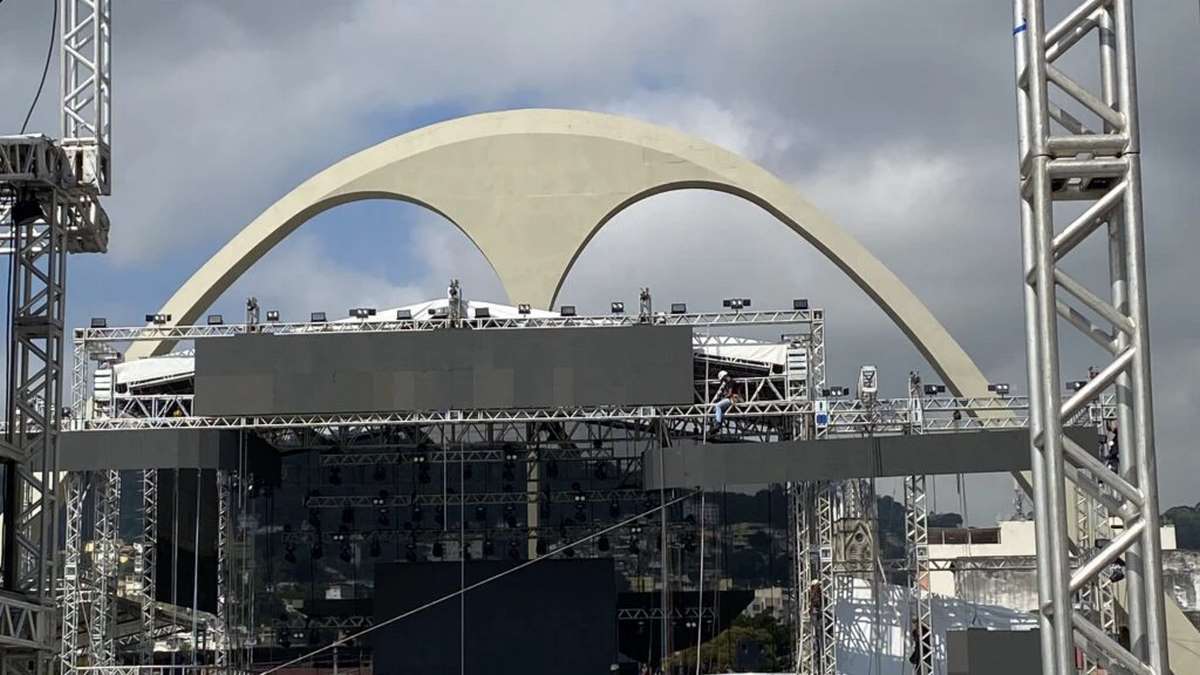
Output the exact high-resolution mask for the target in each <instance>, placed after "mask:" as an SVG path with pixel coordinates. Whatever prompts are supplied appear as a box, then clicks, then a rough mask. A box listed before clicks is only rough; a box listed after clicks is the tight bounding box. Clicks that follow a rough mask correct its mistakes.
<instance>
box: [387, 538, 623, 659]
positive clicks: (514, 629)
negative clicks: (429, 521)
mask: <svg viewBox="0 0 1200 675" xmlns="http://www.w3.org/2000/svg"><path fill="white" fill-rule="evenodd" d="M514 564H515V563H507V562H496V561H480V562H470V563H467V565H466V568H465V576H466V585H471V584H473V583H476V582H479V581H482V580H484V579H488V578H491V577H493V576H495V575H496V574H499V573H501V572H503V571H505V570H508V569H511V568H512V566H513V565H514ZM462 571H463V570H462V568H460V564H459V563H458V562H444V563H383V564H379V565H376V567H375V623H376V625H379V623H380V622H382V621H385V620H387V619H389V618H391V617H393V616H397V615H399V614H402V613H404V612H406V611H408V610H410V609H413V608H415V607H419V606H421V605H422V604H424V603H427V602H430V601H432V600H435V599H437V598H440V597H442V596H444V595H447V594H449V593H453V592H454V591H456V590H458V589H459V588H460V584H461V583H462V581H461V579H460V574H461V573H462ZM616 595H617V594H616V581H615V578H614V571H613V562H612V560H545V561H542V562H539V563H537V564H535V565H530V566H529V567H526V568H525V569H522V570H518V571H516V572H513V573H512V574H509V575H507V576H504V577H502V578H500V579H498V580H496V581H493V582H491V583H488V584H485V585H483V586H480V587H479V588H477V589H475V590H472V591H469V592H468V593H467V594H466V595H465V596H462V597H463V603H462V606H461V609H462V610H464V611H463V612H462V613H460V604H459V598H454V599H451V600H448V601H446V602H443V603H442V604H440V605H436V606H434V607H432V608H430V609H427V610H424V611H422V612H419V613H417V614H414V615H413V616H411V617H407V618H405V619H401V620H399V621H397V622H395V623H393V624H391V625H389V626H385V627H383V628H380V629H378V630H376V631H375V633H374V636H373V640H374V642H373V645H374V652H375V672H376V673H388V674H389V675H391V674H397V675H398V674H400V673H403V674H404V675H445V673H458V672H459V664H460V648H461V650H462V651H461V655H462V658H463V662H462V663H463V665H464V666H465V667H464V668H463V670H462V672H464V673H466V674H468V675H485V674H489V675H490V674H491V673H520V674H521V675H542V674H545V675H562V674H563V673H571V674H572V675H603V674H606V673H608V672H609V668H610V667H611V666H612V664H613V663H616V661H617V645H616V615H617V611H616ZM460 619H461V620H462V624H460ZM460 625H461V626H463V627H465V632H463V631H461V630H460ZM460 637H461V638H462V640H461V643H460Z"/></svg>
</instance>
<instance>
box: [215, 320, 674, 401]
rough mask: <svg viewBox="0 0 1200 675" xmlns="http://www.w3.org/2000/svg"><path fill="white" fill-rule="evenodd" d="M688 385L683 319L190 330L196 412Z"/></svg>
mask: <svg viewBox="0 0 1200 675" xmlns="http://www.w3.org/2000/svg"><path fill="white" fill-rule="evenodd" d="M692 396H693V394H692V343H691V328H690V327H688V326H630V327H612V328H553V329H520V330H439V331H412V332H391V333H351V334H337V335H286V336H284V335H243V336H237V337H224V338H209V339H201V340H197V341H196V401H195V411H196V414H199V415H270V414H283V413H352V412H386V411H394V410H446V409H472V408H553V407H559V406H590V405H636V404H679V403H688V402H690V401H691V399H692Z"/></svg>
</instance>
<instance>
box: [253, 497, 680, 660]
mask: <svg viewBox="0 0 1200 675" xmlns="http://www.w3.org/2000/svg"><path fill="white" fill-rule="evenodd" d="M699 492H700V490H693V491H691V492H689V493H687V494H685V495H683V496H680V497H676V498H675V499H672V500H671V501H669V502H665V503H663V504H661V505H659V506H654V507H652V508H650V509H648V510H646V511H644V512H642V513H639V514H637V515H635V516H631V517H629V518H626V519H625V520H622V521H621V522H619V523H616V524H615V525H609V526H608V527H606V528H604V529H602V530H597V531H595V532H593V533H591V534H589V535H586V536H584V537H582V538H580V539H576V540H575V541H573V542H571V543H569V544H566V545H564V546H560V547H558V548H557V549H555V550H554V554H555V555H557V554H558V553H562V552H563V551H567V550H570V549H573V548H575V547H577V546H580V545H581V544H585V543H587V542H589V541H592V540H593V539H596V538H597V537H600V536H601V535H605V534H608V533H609V532H612V531H613V530H619V529H621V528H622V527H625V526H627V525H631V524H633V523H636V522H637V521H638V520H640V519H642V518H645V517H646V516H649V515H652V514H654V512H656V511H660V510H665V509H666V508H668V507H670V506H674V505H675V504H678V503H680V502H682V501H684V500H686V499H691V498H692V497H695V496H696V494H697V493H699ZM552 557H553V555H546V556H540V557H537V558H531V559H529V560H526V561H525V562H523V563H521V564H520V565H517V566H516V567H510V568H509V569H507V570H504V571H503V572H499V573H497V574H494V575H492V576H490V577H488V578H486V579H483V580H481V581H477V582H475V583H473V584H471V585H469V586H465V587H463V588H461V589H460V590H457V591H454V592H453V593H448V594H446V595H443V596H442V597H440V598H437V599H435V600H430V601H429V602H427V603H425V604H423V605H420V606H418V607H414V608H412V609H410V610H408V611H407V612H403V613H401V614H397V615H396V616H393V617H392V618H390V619H387V620H386V621H381V622H379V623H377V624H375V625H374V626H370V627H368V628H364V629H363V630H360V631H358V632H357V633H354V634H352V635H347V636H346V637H341V638H338V639H337V640H335V641H333V642H331V643H329V644H327V645H325V646H324V647H319V648H317V649H314V650H313V651H311V652H309V653H307V654H302V655H300V656H297V657H296V658H294V659H292V660H291V661H288V662H287V663H281V664H279V665H277V666H275V667H274V668H270V669H268V670H264V671H263V672H262V673H260V674H259V675H271V673H276V672H279V671H280V670H283V669H284V668H290V667H291V666H294V665H296V664H297V663H301V662H303V661H306V660H308V659H310V658H312V657H314V656H316V655H318V654H323V653H325V652H327V651H329V650H331V649H333V648H335V647H340V646H342V645H344V644H347V643H349V642H353V641H354V640H357V639H358V638H360V637H362V636H364V635H366V634H368V633H373V632H375V631H376V630H379V629H380V628H383V627H384V626H390V625H392V624H393V623H396V622H397V621H400V620H401V619H406V618H408V617H410V616H412V615H414V614H417V613H419V612H423V611H425V610H427V609H429V608H431V607H435V606H437V605H440V604H442V603H443V602H446V601H447V600H453V599H454V598H457V597H458V596H460V595H463V594H465V593H467V592H469V591H473V590H475V589H477V588H481V587H483V586H486V585H488V584H490V583H492V582H493V581H498V580H499V579H501V578H503V577H506V576H508V575H510V574H513V573H514V572H519V571H521V570H523V569H525V568H526V567H529V566H531V565H535V564H537V563H539V562H542V561H543V560H549V559H550V558H552Z"/></svg>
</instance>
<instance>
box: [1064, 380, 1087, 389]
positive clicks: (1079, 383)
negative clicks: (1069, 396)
mask: <svg viewBox="0 0 1200 675" xmlns="http://www.w3.org/2000/svg"><path fill="white" fill-rule="evenodd" d="M1086 386H1087V380H1072V381H1070V382H1068V383H1067V389H1069V390H1070V391H1079V390H1080V389H1083V388H1084V387H1086Z"/></svg>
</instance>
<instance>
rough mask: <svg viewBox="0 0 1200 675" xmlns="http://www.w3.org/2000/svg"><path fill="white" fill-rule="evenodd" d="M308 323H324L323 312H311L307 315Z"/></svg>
mask: <svg viewBox="0 0 1200 675" xmlns="http://www.w3.org/2000/svg"><path fill="white" fill-rule="evenodd" d="M308 321H309V323H325V321H326V318H325V312H313V313H311V314H309V315H308Z"/></svg>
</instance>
